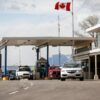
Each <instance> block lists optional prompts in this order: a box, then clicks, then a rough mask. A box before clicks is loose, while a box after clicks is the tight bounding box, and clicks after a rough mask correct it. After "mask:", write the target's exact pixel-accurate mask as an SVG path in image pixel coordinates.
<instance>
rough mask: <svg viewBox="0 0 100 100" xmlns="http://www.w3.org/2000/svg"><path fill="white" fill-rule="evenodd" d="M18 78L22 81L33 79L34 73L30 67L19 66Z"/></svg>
mask: <svg viewBox="0 0 100 100" xmlns="http://www.w3.org/2000/svg"><path fill="white" fill-rule="evenodd" d="M16 78H17V79H22V78H27V79H33V73H32V71H31V69H30V67H29V66H19V69H18V71H16Z"/></svg>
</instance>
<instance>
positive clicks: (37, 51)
mask: <svg viewBox="0 0 100 100" xmlns="http://www.w3.org/2000/svg"><path fill="white" fill-rule="evenodd" d="M36 53H37V60H39V48H37V49H36Z"/></svg>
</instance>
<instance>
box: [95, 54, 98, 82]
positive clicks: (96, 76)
mask: <svg viewBox="0 0 100 100" xmlns="http://www.w3.org/2000/svg"><path fill="white" fill-rule="evenodd" d="M94 80H98V74H97V55H96V54H95V75H94Z"/></svg>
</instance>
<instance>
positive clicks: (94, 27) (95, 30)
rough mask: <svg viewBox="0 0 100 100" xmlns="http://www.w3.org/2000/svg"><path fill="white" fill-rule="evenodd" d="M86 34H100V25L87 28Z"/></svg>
mask: <svg viewBox="0 0 100 100" xmlns="http://www.w3.org/2000/svg"><path fill="white" fill-rule="evenodd" d="M86 32H100V24H98V25H95V26H93V27H90V28H88V29H87V30H86Z"/></svg>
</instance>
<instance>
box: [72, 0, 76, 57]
mask: <svg viewBox="0 0 100 100" xmlns="http://www.w3.org/2000/svg"><path fill="white" fill-rule="evenodd" d="M73 2H74V1H73V0H72V37H73V42H72V56H74V45H75V41H74V11H73Z"/></svg>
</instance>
